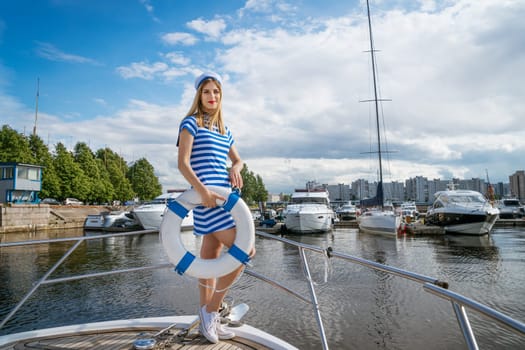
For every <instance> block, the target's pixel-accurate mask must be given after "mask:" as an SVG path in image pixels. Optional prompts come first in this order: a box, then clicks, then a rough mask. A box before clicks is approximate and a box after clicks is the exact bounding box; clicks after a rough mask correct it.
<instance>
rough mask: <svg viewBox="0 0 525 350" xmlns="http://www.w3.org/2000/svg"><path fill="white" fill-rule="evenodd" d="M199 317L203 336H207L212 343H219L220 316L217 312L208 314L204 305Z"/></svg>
mask: <svg viewBox="0 0 525 350" xmlns="http://www.w3.org/2000/svg"><path fill="white" fill-rule="evenodd" d="M199 317H200V319H201V323H200V326H199V329H200V331H201V334H202V335H203V336H205V337H206V339H208V341H209V342H210V343H213V344H216V343H218V342H219V336H218V335H217V321H218V320H219V314H218V313H217V312H207V311H206V305H204V306H203V307H202V308H200V309H199Z"/></svg>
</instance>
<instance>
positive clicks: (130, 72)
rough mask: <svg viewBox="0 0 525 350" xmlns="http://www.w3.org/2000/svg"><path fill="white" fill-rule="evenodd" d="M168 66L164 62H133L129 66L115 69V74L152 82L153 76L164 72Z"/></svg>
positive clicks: (125, 77)
mask: <svg viewBox="0 0 525 350" xmlns="http://www.w3.org/2000/svg"><path fill="white" fill-rule="evenodd" d="M166 70H168V65H167V64H166V63H164V62H155V63H152V64H150V63H147V62H134V63H132V64H131V65H129V66H127V67H124V66H121V67H117V72H118V73H119V74H120V75H121V76H122V77H123V78H124V79H130V78H142V79H146V80H152V79H153V78H155V76H157V75H159V74H161V73H163V72H166Z"/></svg>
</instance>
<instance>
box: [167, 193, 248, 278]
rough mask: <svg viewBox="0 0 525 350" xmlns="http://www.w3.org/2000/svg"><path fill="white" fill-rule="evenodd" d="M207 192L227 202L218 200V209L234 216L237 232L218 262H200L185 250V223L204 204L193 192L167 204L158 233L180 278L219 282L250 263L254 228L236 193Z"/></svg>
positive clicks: (209, 260)
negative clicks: (218, 280) (193, 211)
mask: <svg viewBox="0 0 525 350" xmlns="http://www.w3.org/2000/svg"><path fill="white" fill-rule="evenodd" d="M208 189H209V190H210V191H213V192H215V193H217V194H219V195H221V196H222V197H224V198H226V200H225V201H222V200H217V205H220V206H222V207H223V208H224V210H227V211H229V212H230V213H231V215H232V217H233V220H234V221H235V226H236V231H237V233H236V235H235V240H234V242H233V245H232V246H231V247H230V248H229V249H228V252H227V253H224V254H222V255H221V256H219V257H218V258H216V259H201V258H199V257H196V256H195V255H194V254H192V253H191V252H189V251H188V250H186V248H185V247H184V243H183V242H182V237H181V223H182V219H183V218H184V217H186V215H187V214H188V213H189V212H190V211H191V210H193V209H194V208H195V207H196V206H198V205H200V204H201V198H200V195H199V194H198V192H197V191H195V190H194V189H191V190H187V191H185V192H184V193H182V194H181V195H180V196H178V197H177V198H176V199H175V200H173V201H171V202H169V203H168V205H167V206H166V209H165V210H164V215H163V218H162V222H161V224H160V229H159V232H160V239H161V242H162V246H163V247H164V251H165V252H166V254H167V256H168V260H169V262H171V263H172V264H173V265H175V271H176V272H177V273H179V274H180V275H182V274H187V275H188V276H192V277H196V278H217V277H221V276H224V275H227V274H229V273H230V272H233V271H234V270H235V269H237V268H238V267H239V266H240V265H241V264H247V263H248V262H249V260H250V256H249V255H248V253H249V252H250V250H251V249H252V247H253V245H254V243H255V227H254V224H253V220H252V215H251V212H250V209H249V208H248V206H247V205H246V203H245V202H244V201H243V200H242V198H241V197H240V195H239V193H238V192H237V191H231V189H229V188H226V187H218V186H208Z"/></svg>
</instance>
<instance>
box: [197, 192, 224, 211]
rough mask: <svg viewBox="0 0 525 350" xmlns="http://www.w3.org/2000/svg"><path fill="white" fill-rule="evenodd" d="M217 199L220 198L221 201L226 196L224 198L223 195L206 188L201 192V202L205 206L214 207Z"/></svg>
mask: <svg viewBox="0 0 525 350" xmlns="http://www.w3.org/2000/svg"><path fill="white" fill-rule="evenodd" d="M217 199H220V200H222V201H225V200H226V198H224V197H223V196H221V195H219V194H218V193H215V192H213V191H210V190H208V189H206V191H205V192H204V193H201V200H202V203H201V204H202V206H204V207H206V208H215V207H216V206H217Z"/></svg>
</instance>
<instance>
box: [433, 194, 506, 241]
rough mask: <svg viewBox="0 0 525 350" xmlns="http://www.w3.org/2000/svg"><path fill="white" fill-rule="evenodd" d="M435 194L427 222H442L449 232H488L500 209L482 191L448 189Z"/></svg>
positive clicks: (440, 224) (474, 233) (440, 223)
mask: <svg viewBox="0 0 525 350" xmlns="http://www.w3.org/2000/svg"><path fill="white" fill-rule="evenodd" d="M434 196H435V200H434V203H433V204H432V205H431V206H430V207H429V208H428V210H427V214H426V217H425V223H426V224H427V225H436V226H441V227H443V229H444V230H445V232H447V233H458V234H466V235H485V234H487V233H489V232H490V231H491V230H492V227H493V226H494V223H495V222H496V220H497V219H498V214H499V210H498V209H497V208H494V207H493V206H492V205H491V204H490V202H489V201H488V200H487V199H486V198H485V197H484V196H483V195H482V194H481V193H479V192H476V191H470V190H454V189H452V190H450V189H449V190H446V191H439V192H436V193H435V194H434Z"/></svg>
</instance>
